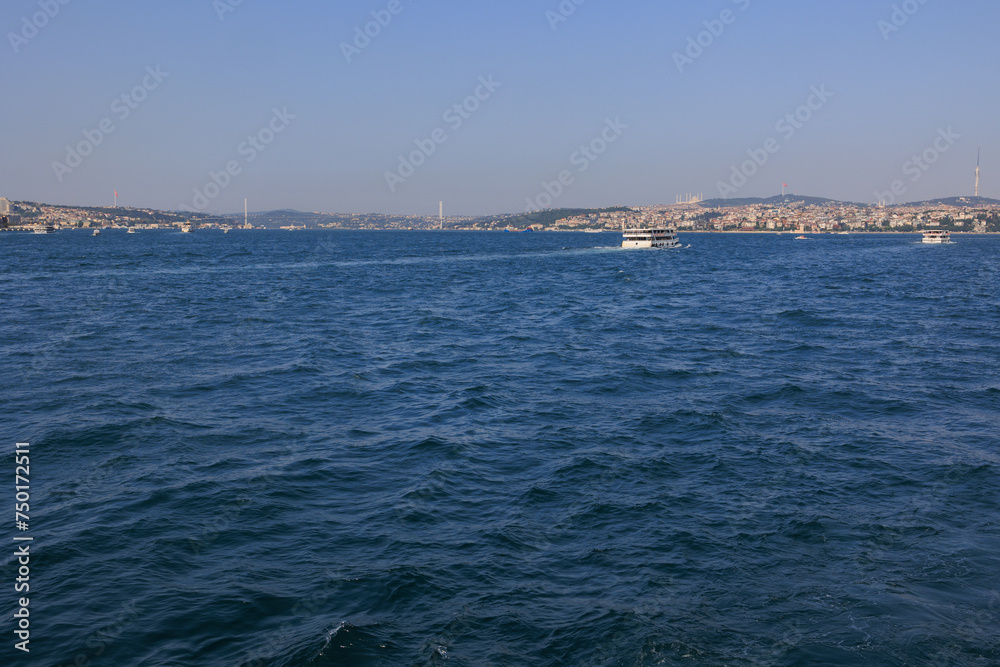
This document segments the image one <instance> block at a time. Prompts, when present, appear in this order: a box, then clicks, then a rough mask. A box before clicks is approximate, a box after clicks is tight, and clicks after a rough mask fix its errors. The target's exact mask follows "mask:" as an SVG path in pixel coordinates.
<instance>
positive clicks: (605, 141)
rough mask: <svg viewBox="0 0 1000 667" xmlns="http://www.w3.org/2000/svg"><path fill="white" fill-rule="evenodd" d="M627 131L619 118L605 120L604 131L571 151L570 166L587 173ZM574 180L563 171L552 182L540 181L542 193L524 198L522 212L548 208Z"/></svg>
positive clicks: (568, 173) (569, 173) (570, 172)
mask: <svg viewBox="0 0 1000 667" xmlns="http://www.w3.org/2000/svg"><path fill="white" fill-rule="evenodd" d="M627 129H628V125H626V124H625V123H623V122H622V121H621V116H615V119H614V120H611V119H610V118H608V119H605V122H604V129H603V130H601V132H600V133H599V134H598V135H597V136H596V137H594V138H593V139H591V140H590V141H589V142H587V143H586V144H583V145H581V146H580V147H579V148H578V149H577V150H575V151H573V154H572V155H570V156H569V162H570V164H571V165H573V166H574V167H576V171H577V173H580V174H582V173H583V172H585V171H587V170H588V169H590V165H592V164H593V163H594V162H596V161H597V158H599V157H600V156H602V155H604V153H606V152H607V150H608V148H609V147H610V146H611V144H613V143H615V142H616V141H618V139H619V138H620V137H621V136H622V134H623V133H624V132H625V130H627ZM575 180H576V178H575V177H574V176H573V172H572V171H570V170H569V169H563V170H562V171H560V172H559V173H558V174H557V175H556V177H555V179H554V180H552V181H542V182H541V186H542V191H541V192H539V193H538V194H537V195H536V196H535V197H534V198H531V197H526V198H525V200H524V201H525V202H526V203H527V205H528V206H527V208H525V209H524V212H525V213H534V212H535V211H540V210H541V209H543V208H549V207H550V206H552V204H553V203H555V201H556V200H557V199H559V197H561V196H562V194H563V193H564V192H565V191H566V188H568V187H569V186H571V185H573V183H574V182H575Z"/></svg>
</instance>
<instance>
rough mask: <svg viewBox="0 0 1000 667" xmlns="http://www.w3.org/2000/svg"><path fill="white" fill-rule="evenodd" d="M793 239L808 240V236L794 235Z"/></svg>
mask: <svg viewBox="0 0 1000 667" xmlns="http://www.w3.org/2000/svg"><path fill="white" fill-rule="evenodd" d="M795 240H796V241H808V240H809V237H808V236H796V237H795Z"/></svg>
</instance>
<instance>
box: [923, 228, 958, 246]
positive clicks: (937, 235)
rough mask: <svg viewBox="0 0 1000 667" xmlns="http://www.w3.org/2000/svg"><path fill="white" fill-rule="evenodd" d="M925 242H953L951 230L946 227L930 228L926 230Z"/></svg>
mask: <svg viewBox="0 0 1000 667" xmlns="http://www.w3.org/2000/svg"><path fill="white" fill-rule="evenodd" d="M923 242H924V243H951V232H949V231H946V230H944V229H928V230H925V231H924V238H923Z"/></svg>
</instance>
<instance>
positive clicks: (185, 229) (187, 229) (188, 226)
mask: <svg viewBox="0 0 1000 667" xmlns="http://www.w3.org/2000/svg"><path fill="white" fill-rule="evenodd" d="M181 232H183V233H184V234H190V233H191V223H190V222H187V221H185V222H184V224H183V225H181Z"/></svg>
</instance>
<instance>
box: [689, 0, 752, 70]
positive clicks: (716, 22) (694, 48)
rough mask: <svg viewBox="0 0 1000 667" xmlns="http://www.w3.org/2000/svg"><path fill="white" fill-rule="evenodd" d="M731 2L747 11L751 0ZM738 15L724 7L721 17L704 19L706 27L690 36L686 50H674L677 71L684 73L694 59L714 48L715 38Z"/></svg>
mask: <svg viewBox="0 0 1000 667" xmlns="http://www.w3.org/2000/svg"><path fill="white" fill-rule="evenodd" d="M731 2H732V3H733V4H734V5H736V6H737V7H738V8H739V10H740V11H742V12H745V11H746V10H747V9H748V8H749V7H750V2H751V0H731ZM738 16H739V14H737V13H736V12H734V11H733V10H732V9H723V10H722V12H721V13H720V14H719V18H717V19H711V20H708V21H704V22H703V23H702V25H704V26H705V29H704V30H702V31H701V32H699V33H698V34H697V35H695V36H694V37H688V43H687V47H686V48H685V49H684V51H683V52H681V51H674V54H673V58H674V65H676V66H677V71H678V72H680V73H681V74H683V73H684V68H685V67H687V66H688V65H693V64H694V61H696V60H698V58H701V57H702V56H703V55H704V54H705V51H707V50H708V49H710V48H712V45H713V44H715V40H717V39H718V38H719V37H722V33H724V32H725V31H726V26H729V25H732V24H734V23H736V19H737V17H738Z"/></svg>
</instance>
